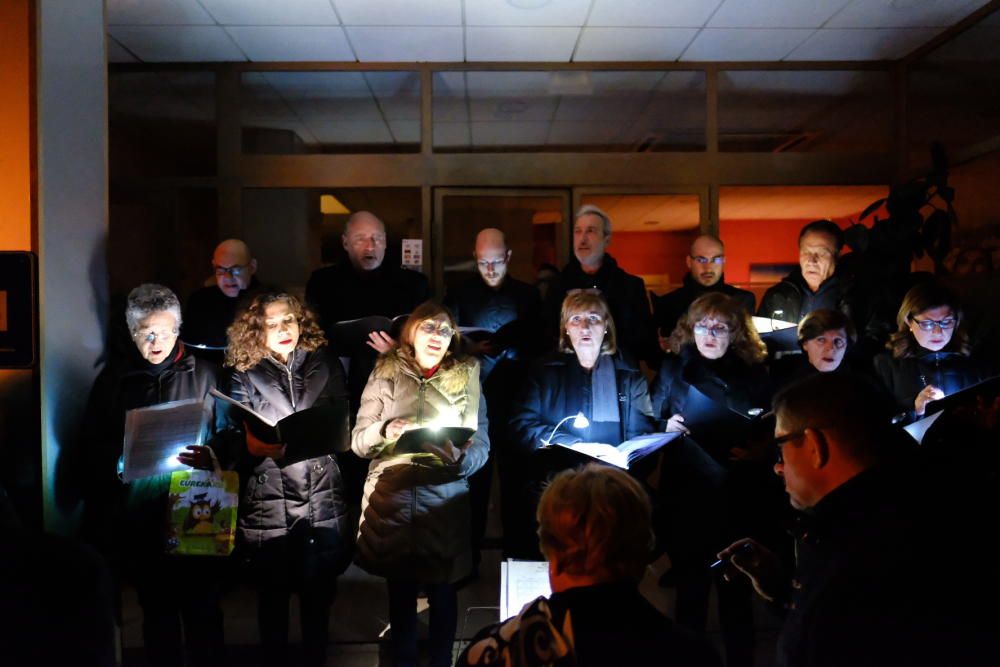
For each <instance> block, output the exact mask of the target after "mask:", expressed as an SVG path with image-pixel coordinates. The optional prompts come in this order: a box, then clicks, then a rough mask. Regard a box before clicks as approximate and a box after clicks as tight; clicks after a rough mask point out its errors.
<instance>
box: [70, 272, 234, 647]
mask: <svg viewBox="0 0 1000 667" xmlns="http://www.w3.org/2000/svg"><path fill="white" fill-rule="evenodd" d="M125 321H126V323H127V325H128V331H129V334H130V335H131V338H132V342H133V343H134V346H133V347H131V348H129V349H127V350H125V354H124V355H123V356H122V358H117V357H113V358H111V359H110V360H109V362H108V365H107V366H106V367H105V369H104V370H103V371H102V372H101V374H100V376H98V378H97V381H96V382H95V384H94V388H93V390H92V392H91V395H90V401H89V405H88V409H87V416H86V419H85V424H84V428H83V432H84V442H86V443H87V446H88V447H89V448H90V450H89V452H88V455H89V458H88V461H87V463H86V469H87V471H88V472H87V479H86V495H85V504H84V513H83V519H82V531H83V535H84V537H85V538H87V539H90V540H91V541H93V542H94V543H95V544H96V546H98V547H99V548H100V550H101V551H103V552H104V555H105V556H106V557H107V558H108V560H109V561H110V562H111V563H112V564H113V565H114V566H116V569H118V570H119V571H120V572H121V574H123V575H124V577H125V578H126V579H129V580H130V581H131V582H132V583H133V584H134V585H135V588H136V592H137V593H138V596H139V604H140V606H141V607H142V611H143V622H142V629H143V646H144V648H145V650H146V654H147V656H148V658H149V661H150V663H151V664H154V665H181V664H183V663H184V646H185V644H186V646H187V651H188V660H189V661H190V662H189V664H216V663H217V662H218V661H219V660H220V659H221V650H222V636H223V627H222V609H221V607H220V606H219V586H218V583H217V581H218V579H217V575H218V574H219V572H217V567H218V566H217V564H216V562H215V560H216V559H211V558H203V557H191V556H185V557H176V556H168V555H167V554H166V537H167V535H166V517H167V508H168V490H169V488H170V474H169V473H168V474H161V475H156V476H154V477H147V478H144V479H140V480H136V481H133V482H131V483H129V484H125V485H122V483H121V482H120V481H119V479H118V476H117V470H118V466H119V463H120V459H121V457H122V443H123V440H124V431H125V413H126V412H127V411H128V410H131V409H133V408H141V407H147V406H151V405H157V404H159V403H167V402H169V401H178V400H183V399H192V398H195V399H201V398H204V397H205V395H206V394H207V393H208V390H209V389H211V388H214V387H216V386H217V384H218V369H217V368H216V367H215V366H213V365H211V364H210V363H208V362H205V361H202V360H199V359H196V358H195V357H194V356H192V355H191V354H190V352H189V351H188V350H187V349H186V348H185V347H184V344H183V343H181V342H180V341H179V340H178V332H179V330H180V327H181V306H180V302H179V301H178V299H177V296H176V295H174V293H173V292H172V291H170V290H169V289H167V288H166V287H163V286H162V285H155V284H151V283H147V284H144V285H140V286H139V287H136V288H135V289H134V290H132V291H131V292H130V293H129V295H128V300H127V303H126V308H125ZM218 417H219V419H218V420H217V422H216V423H215V424H213V431H214V432H215V433H217V434H218V435H216V436H214V437H213V438H212V440H211V441H210V443H209V445H210V447H214V448H215V449H216V450H217V452H218V453H219V454H220V455H223V456H224V454H225V451H224V450H226V449H228V447H227V446H226V445H225V444H224V443H225V441H226V435H225V434H224V433H222V431H223V429H222V426H224V422H223V421H222V415H218ZM178 459H179V460H180V462H181V463H183V464H185V465H188V466H192V467H198V468H211V467H213V466H212V459H213V453H212V452H211V450H210V448H209V447H207V446H206V447H202V446H195V445H191V446H188V447H187V451H186V453H184V454H181V455H179V456H178ZM178 591H184V594H183V595H178ZM182 627H183V636H184V638H185V640H186V641H182V639H181V637H182Z"/></svg>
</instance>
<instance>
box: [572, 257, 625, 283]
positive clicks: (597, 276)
mask: <svg viewBox="0 0 1000 667" xmlns="http://www.w3.org/2000/svg"><path fill="white" fill-rule="evenodd" d="M621 270H622V269H621V268H619V266H618V261H617V260H616V259H615V258H614V257H612V256H611V253H608V252H606V253H604V259H603V260H602V261H601V268H599V269H598V270H597V273H593V274H591V273H587V272H585V271H584V270H583V267H582V266H580V260H578V259H577V258H576V255H573V256H572V257H570V258H569V261H568V262H567V263H566V267H565V268H564V269H563V273H564V274H566V276H568V277H573V278H576V279H578V280H593V281H594V284H595V285H596V284H600V283H602V282H604V281H605V280H608V279H609V278H610V277H611V276H612V275H614V274H615V273H618V272H619V271H621Z"/></svg>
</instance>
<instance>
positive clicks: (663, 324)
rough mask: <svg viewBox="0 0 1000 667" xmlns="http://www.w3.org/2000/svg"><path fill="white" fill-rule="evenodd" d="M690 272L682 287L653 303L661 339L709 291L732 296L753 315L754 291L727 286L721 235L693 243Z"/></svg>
mask: <svg viewBox="0 0 1000 667" xmlns="http://www.w3.org/2000/svg"><path fill="white" fill-rule="evenodd" d="M686 264H687V268H688V272H687V273H686V274H684V282H683V285H682V286H681V287H679V288H678V289H675V290H674V291H673V292H668V293H667V294H664V295H663V296H661V297H657V298H656V299H655V300H654V302H653V312H654V314H655V317H656V325H657V328H658V329H659V332H660V336H661V337H663V338H666V337H668V336H669V335H670V332H672V331H673V330H674V327H675V326H676V325H677V321H678V320H679V319H680V318H681V316H682V315H684V313H686V312H687V309H688V307H689V306H690V305H691V303H692V302H693V301H694V300H695V299H697V298H698V297H700V296H702V295H703V294H708V293H709V292H721V293H722V294H725V295H726V296H730V297H732V298H734V299H736V300H737V301H739V303H740V304H741V305H742V306H743V308H744V309H745V310H746V311H747V312H748V313H750V314H753V309H754V302H755V301H756V299H755V298H754V295H753V292H748V291H746V290H742V289H739V288H736V287H733V286H732V285H729V284H727V283H726V279H725V275H724V273H723V272H724V271H725V268H726V248H725V246H724V245H723V244H722V241H721V240H720V239H719V238H718V237H717V236H712V235H711V234H702V235H701V236H699V237H698V238H696V239H695V240H694V241H693V242H692V243H691V248H690V249H689V250H688V256H687V259H686Z"/></svg>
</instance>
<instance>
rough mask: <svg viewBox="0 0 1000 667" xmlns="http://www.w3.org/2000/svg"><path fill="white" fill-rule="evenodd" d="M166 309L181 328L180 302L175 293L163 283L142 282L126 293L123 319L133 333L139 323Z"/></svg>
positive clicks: (178, 327)
mask: <svg viewBox="0 0 1000 667" xmlns="http://www.w3.org/2000/svg"><path fill="white" fill-rule="evenodd" d="M161 311H166V312H168V313H170V314H171V315H173V316H174V319H175V320H177V325H176V326H177V329H178V330H179V329H180V328H181V302H180V301H179V300H178V299H177V295H176V294H174V293H173V292H172V291H171V290H170V289H168V288H166V287H164V286H163V285H157V284H156V283H143V284H142V285H139V286H138V287H136V288H135V289H134V290H132V291H131V292H129V293H128V303H127V304H126V306H125V321H126V322H127V323H128V330H129V332H130V333H132V334H134V333H135V332H136V331H137V330H138V329H139V323H140V322H142V321H143V320H144V319H146V318H147V317H149V316H150V315H152V314H153V313H158V312H161Z"/></svg>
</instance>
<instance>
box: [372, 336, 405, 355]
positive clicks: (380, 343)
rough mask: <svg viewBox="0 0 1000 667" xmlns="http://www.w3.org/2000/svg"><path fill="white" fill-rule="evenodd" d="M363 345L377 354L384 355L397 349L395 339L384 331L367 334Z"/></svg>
mask: <svg viewBox="0 0 1000 667" xmlns="http://www.w3.org/2000/svg"><path fill="white" fill-rule="evenodd" d="M365 344H366V345H367V346H368V347H370V348H371V349H373V350H375V351H376V352H378V353H379V354H384V353H386V352H388V351H389V350H394V349H396V347H398V343H396V341H395V339H393V337H392V336H390V335H389V334H387V333H386V332H384V331H372V332H371V333H369V334H368V340H367V341H366V343H365Z"/></svg>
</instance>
